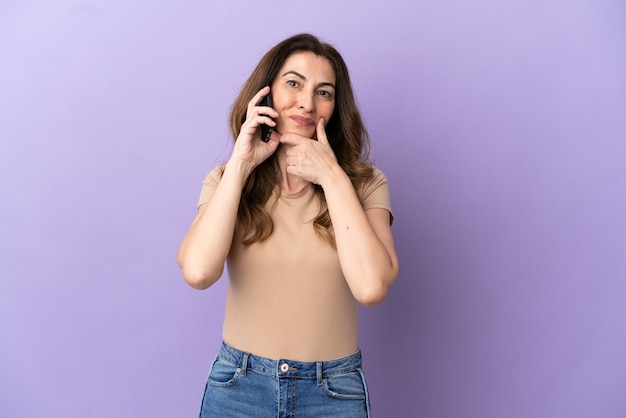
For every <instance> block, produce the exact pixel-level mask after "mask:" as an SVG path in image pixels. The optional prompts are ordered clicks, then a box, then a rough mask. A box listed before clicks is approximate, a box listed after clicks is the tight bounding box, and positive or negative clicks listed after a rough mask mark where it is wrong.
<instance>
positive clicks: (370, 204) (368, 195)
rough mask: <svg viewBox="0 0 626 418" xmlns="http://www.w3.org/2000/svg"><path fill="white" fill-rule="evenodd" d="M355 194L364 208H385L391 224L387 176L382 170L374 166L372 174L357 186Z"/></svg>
mask: <svg viewBox="0 0 626 418" xmlns="http://www.w3.org/2000/svg"><path fill="white" fill-rule="evenodd" d="M357 194H358V195H359V199H360V200H361V204H362V205H363V209H364V210H366V211H367V210H369V209H385V210H387V211H388V212H389V215H390V218H389V219H390V223H392V224H393V220H394V216H393V211H392V210H391V199H390V197H389V184H388V183H387V177H386V176H385V174H384V173H383V172H382V171H380V170H379V169H378V168H376V167H374V172H373V173H372V176H371V177H370V178H369V179H368V180H367V181H366V182H365V183H364V184H363V185H362V186H361V187H359V190H358V192H357Z"/></svg>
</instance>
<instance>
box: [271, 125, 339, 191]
mask: <svg viewBox="0 0 626 418" xmlns="http://www.w3.org/2000/svg"><path fill="white" fill-rule="evenodd" d="M315 130H316V133H317V141H315V140H312V139H311V138H306V137H304V136H300V135H297V134H291V133H290V134H284V135H282V136H281V137H280V142H281V143H283V144H287V145H291V147H290V148H289V149H288V150H287V173H289V174H294V175H296V176H299V177H302V178H303V179H304V180H306V181H310V182H311V183H315V184H320V185H323V183H324V180H325V178H326V176H328V175H330V174H331V173H332V171H333V169H335V168H337V167H338V164H337V157H335V153H334V152H333V149H332V148H331V147H330V144H329V142H328V137H327V136H326V131H325V129H324V119H320V120H319V121H317V126H316V127H315Z"/></svg>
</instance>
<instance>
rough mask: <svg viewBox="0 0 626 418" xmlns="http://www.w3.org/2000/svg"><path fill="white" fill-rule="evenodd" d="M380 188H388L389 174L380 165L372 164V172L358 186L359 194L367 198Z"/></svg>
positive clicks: (362, 197)
mask: <svg viewBox="0 0 626 418" xmlns="http://www.w3.org/2000/svg"><path fill="white" fill-rule="evenodd" d="M380 188H384V189H388V182H387V176H386V175H385V173H383V172H382V170H380V169H379V168H378V167H375V166H372V174H371V175H370V176H369V177H368V178H367V179H366V180H365V181H364V182H363V183H361V185H360V186H359V187H358V188H357V194H358V195H359V197H360V198H361V199H365V198H366V197H367V196H368V195H370V194H371V193H373V192H374V191H375V190H377V189H380Z"/></svg>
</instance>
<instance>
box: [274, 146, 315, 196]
mask: <svg viewBox="0 0 626 418" xmlns="http://www.w3.org/2000/svg"><path fill="white" fill-rule="evenodd" d="M290 147H291V145H285V144H281V145H280V147H278V150H277V151H276V152H277V153H278V155H277V157H278V158H277V160H278V185H279V186H280V188H281V190H283V191H284V192H287V193H297V192H299V191H300V190H302V189H304V188H305V187H306V186H307V185H309V182H308V181H306V180H304V179H303V178H302V177H299V176H296V175H294V174H289V173H287V150H288V149H289V148H290Z"/></svg>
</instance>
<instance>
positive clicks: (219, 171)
mask: <svg viewBox="0 0 626 418" xmlns="http://www.w3.org/2000/svg"><path fill="white" fill-rule="evenodd" d="M225 168H226V164H220V165H217V166H215V167H213V169H212V170H211V171H209V174H207V175H206V177H205V178H204V181H203V182H202V184H204V185H205V186H211V185H217V184H218V183H219V182H220V179H221V178H222V175H223V174H224V170H225Z"/></svg>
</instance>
